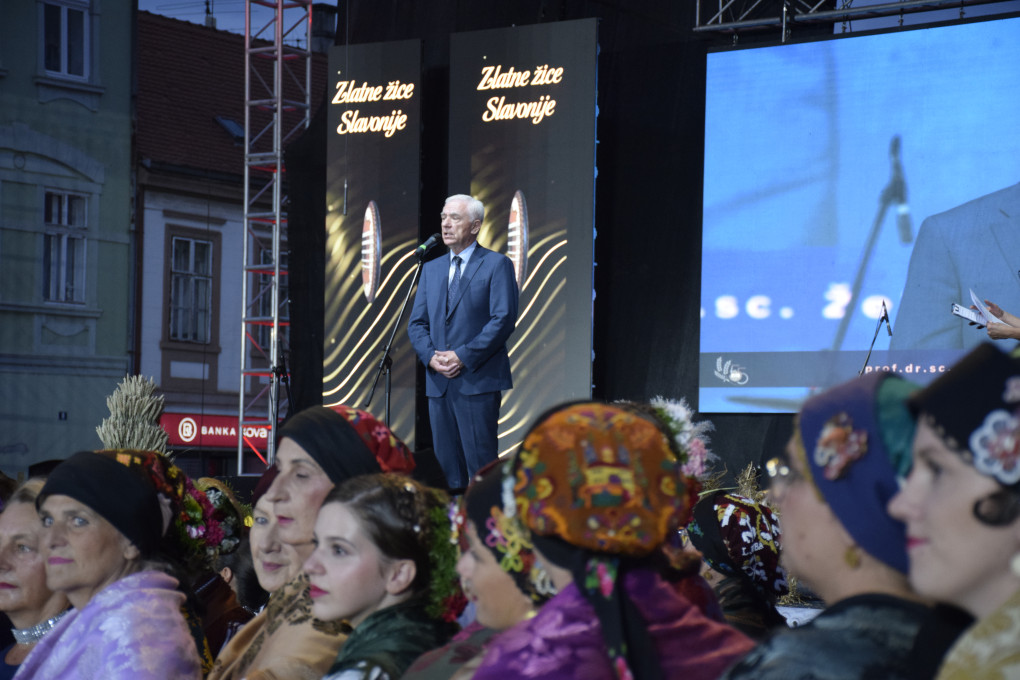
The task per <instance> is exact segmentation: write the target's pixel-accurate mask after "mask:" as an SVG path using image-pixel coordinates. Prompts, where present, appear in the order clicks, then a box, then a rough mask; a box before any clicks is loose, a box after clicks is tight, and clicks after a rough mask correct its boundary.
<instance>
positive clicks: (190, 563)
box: [117, 451, 226, 569]
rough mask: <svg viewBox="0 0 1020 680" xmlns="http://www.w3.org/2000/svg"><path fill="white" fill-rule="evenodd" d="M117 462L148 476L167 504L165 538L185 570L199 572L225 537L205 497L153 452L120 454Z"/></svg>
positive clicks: (165, 460)
mask: <svg viewBox="0 0 1020 680" xmlns="http://www.w3.org/2000/svg"><path fill="white" fill-rule="evenodd" d="M117 460H118V461H119V462H120V463H121V464H123V465H127V466H128V467H131V466H137V467H140V468H142V469H143V470H144V471H145V472H147V473H148V475H149V478H150V479H151V480H152V483H153V484H154V485H155V486H156V491H157V492H158V493H159V494H160V495H161V496H162V497H163V498H165V499H166V501H168V502H169V510H170V516H169V520H170V526H169V528H168V530H167V535H168V536H171V537H172V538H174V539H175V540H176V541H177V543H178V544H179V546H180V548H181V551H182V554H179V555H177V557H179V558H181V559H182V560H183V561H184V563H185V564H186V565H187V567H188V568H189V569H200V568H202V567H203V566H204V565H205V563H206V561H207V558H208V555H209V554H210V553H211V552H215V551H216V550H218V549H219V548H220V544H221V543H222V542H223V540H224V538H225V537H226V534H225V533H224V530H223V526H222V525H221V523H220V522H219V521H218V520H217V519H216V518H215V515H216V511H215V509H214V508H213V505H212V503H210V502H209V498H208V497H207V496H206V494H205V493H203V492H202V491H200V490H199V489H198V488H196V487H195V485H194V483H193V482H192V481H191V478H190V477H188V475H187V474H185V473H184V471H183V470H181V469H180V468H179V467H177V466H176V465H174V464H173V463H171V462H170V461H169V460H167V459H166V457H164V456H161V455H159V454H157V453H154V452H148V451H146V452H138V451H120V452H117Z"/></svg>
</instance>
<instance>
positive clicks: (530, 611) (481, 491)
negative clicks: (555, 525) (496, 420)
mask: <svg viewBox="0 0 1020 680" xmlns="http://www.w3.org/2000/svg"><path fill="white" fill-rule="evenodd" d="M502 465H503V463H502V462H501V461H495V462H493V463H490V464H489V465H487V466H486V467H484V468H482V470H480V471H479V472H478V474H476V475H475V477H474V479H473V480H472V482H471V484H470V485H469V486H468V488H467V492H466V493H465V494H464V496H462V497H461V499H460V502H459V504H458V509H457V512H456V514H455V516H454V528H455V533H456V534H457V538H458V542H459V543H460V558H459V559H458V560H457V573H458V574H459V575H460V583H461V588H462V589H463V590H464V595H465V596H466V597H467V599H468V601H469V602H473V603H474V605H475V621H474V622H472V623H471V624H470V625H468V626H467V627H466V628H464V630H462V631H461V632H460V633H458V634H457V635H455V636H454V638H453V640H451V641H450V643H449V644H448V645H446V646H444V647H441V648H439V649H436V650H433V651H431V652H429V653H428V654H425V655H423V656H422V657H421V658H419V659H418V660H417V661H415V662H414V664H413V665H412V666H411V668H409V669H408V671H407V673H405V674H404V676H403V677H404V680H449V679H451V678H452V679H454V680H462V679H466V678H470V677H471V675H472V674H473V673H474V671H475V669H477V668H478V665H479V664H480V663H481V662H482V657H483V654H484V650H485V645H486V644H487V643H488V641H489V640H490V639H491V638H492V636H493V635H495V634H497V633H498V632H499V631H502V630H506V629H508V628H511V627H513V626H514V625H516V624H518V623H520V622H521V621H523V620H524V619H527V618H530V617H532V616H534V614H535V611H536V609H537V608H538V607H539V606H541V605H542V603H544V602H545V601H546V600H548V599H549V598H550V597H551V596H552V595H555V593H556V590H555V588H554V587H553V585H552V582H551V581H550V580H549V576H548V574H546V573H545V570H544V569H542V567H541V565H538V564H536V560H535V552H534V549H533V546H532V545H531V541H530V540H529V538H528V536H527V534H526V533H525V532H524V531H522V529H521V527H520V525H519V524H518V523H517V521H516V520H515V519H513V516H512V515H513V513H511V515H510V516H508V515H507V514H506V512H504V508H503V500H504V499H503V472H502Z"/></svg>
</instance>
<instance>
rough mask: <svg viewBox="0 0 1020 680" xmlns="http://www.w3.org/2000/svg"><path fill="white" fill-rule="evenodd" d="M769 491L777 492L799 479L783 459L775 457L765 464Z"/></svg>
mask: <svg viewBox="0 0 1020 680" xmlns="http://www.w3.org/2000/svg"><path fill="white" fill-rule="evenodd" d="M765 472H766V474H768V484H769V489H771V490H772V491H773V492H778V491H780V490H781V489H785V488H786V487H788V486H790V485H791V484H793V483H794V482H796V481H797V480H799V479H800V478H801V474H800V473H799V472H798V471H797V470H796V469H795V468H794V467H793V466H791V465H790V463H789V461H787V460H785V459H784V458H780V457H778V456H777V457H776V458H773V459H772V460H770V461H768V462H767V463H765Z"/></svg>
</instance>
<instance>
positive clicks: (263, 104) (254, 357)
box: [237, 0, 312, 474]
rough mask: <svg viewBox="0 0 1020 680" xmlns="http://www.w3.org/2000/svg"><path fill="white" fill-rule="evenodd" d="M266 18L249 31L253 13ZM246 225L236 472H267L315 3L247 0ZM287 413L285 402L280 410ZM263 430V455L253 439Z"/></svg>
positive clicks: (281, 373)
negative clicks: (291, 173) (260, 468)
mask: <svg viewBox="0 0 1020 680" xmlns="http://www.w3.org/2000/svg"><path fill="white" fill-rule="evenodd" d="M253 5H254V6H261V7H263V8H266V9H267V10H272V13H271V14H270V13H269V12H268V11H265V12H264V15H265V16H266V17H268V19H267V20H266V21H265V23H264V24H262V25H261V26H253V25H252V6H253ZM244 37H245V57H244V63H245V74H244V98H245V113H244V144H245V164H244V225H245V238H244V247H243V274H242V283H241V296H242V299H243V303H244V308H243V310H242V321H241V345H242V346H241V385H240V391H239V395H238V411H239V414H238V428H237V472H238V474H244V473H245V472H246V471H245V469H244V459H245V454H246V452H248V451H250V452H253V453H254V454H255V455H256V456H258V457H259V458H260V459H262V461H263V462H264V463H265V464H266V465H271V464H272V463H273V461H274V460H275V457H276V443H275V430H276V425H277V423H278V422H279V413H280V412H281V390H280V387H281V384H286V383H287V380H288V374H287V368H286V364H285V362H284V360H283V359H284V356H285V352H286V346H285V345H286V337H287V333H286V332H285V331H286V330H287V326H288V322H287V320H286V318H285V314H282V313H281V311H282V310H284V309H285V308H286V305H287V296H286V295H285V294H283V293H284V291H285V290H286V284H285V278H284V277H286V275H287V265H286V253H285V248H284V244H285V240H286V234H287V202H288V201H287V197H286V193H285V192H286V181H285V180H286V173H285V168H284V162H283V151H284V148H285V147H286V145H287V143H288V142H289V141H290V140H291V139H293V138H294V137H296V136H297V135H299V134H301V132H303V131H304V129H305V128H307V127H308V124H309V121H310V119H311V82H312V47H311V46H312V0H247V1H246V2H245V15H244ZM282 405H283V406H286V401H284V402H283V404H282ZM260 430H264V431H265V433H266V434H267V436H266V446H265V450H264V451H262V450H260V447H259V446H258V445H257V444H256V441H255V440H256V437H254V436H253V434H254V433H255V432H258V431H260Z"/></svg>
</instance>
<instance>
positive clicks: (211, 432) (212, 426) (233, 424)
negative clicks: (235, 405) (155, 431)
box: [159, 413, 269, 450]
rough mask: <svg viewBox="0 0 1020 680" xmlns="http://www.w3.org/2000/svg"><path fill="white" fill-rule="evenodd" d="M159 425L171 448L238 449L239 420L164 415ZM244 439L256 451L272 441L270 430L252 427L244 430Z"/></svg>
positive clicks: (186, 414) (192, 415)
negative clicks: (164, 432)
mask: <svg viewBox="0 0 1020 680" xmlns="http://www.w3.org/2000/svg"><path fill="white" fill-rule="evenodd" d="M159 424H160V426H161V427H162V428H163V429H164V430H166V433H167V435H169V437H170V445H171V446H187V447H191V448H203V449H205V448H213V449H224V448H226V449H229V448H236V447H237V425H238V423H237V416H216V415H203V414H201V413H164V414H163V415H162V416H160V419H159ZM244 436H245V437H246V438H247V439H248V440H250V441H251V443H252V444H254V445H255V446H256V447H257V448H259V449H260V450H264V449H265V447H266V443H267V442H268V440H269V428H268V427H266V426H264V425H262V426H255V425H250V426H247V427H245V428H244Z"/></svg>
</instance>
